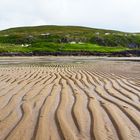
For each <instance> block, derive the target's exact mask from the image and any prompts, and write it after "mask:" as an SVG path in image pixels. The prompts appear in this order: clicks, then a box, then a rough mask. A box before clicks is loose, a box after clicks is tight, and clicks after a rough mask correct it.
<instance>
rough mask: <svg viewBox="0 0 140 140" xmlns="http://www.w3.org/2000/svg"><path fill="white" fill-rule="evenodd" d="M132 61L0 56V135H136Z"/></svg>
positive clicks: (139, 107)
mask: <svg viewBox="0 0 140 140" xmlns="http://www.w3.org/2000/svg"><path fill="white" fill-rule="evenodd" d="M64 60H65V61H64ZM114 60H115V61H114ZM137 61H139V59H138V60H137ZM137 61H136V59H135V58H134V59H133V61H130V60H129V59H127V61H126V60H121V61H120V60H119V59H115V58H114V59H110V58H93V57H92V58H91V57H85V58H82V57H77V58H75V57H46V58H45V59H44V58H41V57H40V58H33V57H29V58H28V57H27V58H26V57H24V58H1V59H0V140H140V63H139V62H137Z"/></svg>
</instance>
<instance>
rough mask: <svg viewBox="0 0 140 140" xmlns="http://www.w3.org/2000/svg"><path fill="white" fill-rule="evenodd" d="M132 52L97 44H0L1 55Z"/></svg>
mask: <svg viewBox="0 0 140 140" xmlns="http://www.w3.org/2000/svg"><path fill="white" fill-rule="evenodd" d="M127 50H132V49H130V48H126V47H109V46H108V47H107V46H106V47H104V46H99V45H95V44H88V43H85V44H64V43H45V42H43V43H36V44H34V45H32V46H28V47H26V46H21V45H14V44H0V53H2V52H17V53H20V52H21V53H30V52H80V51H83V52H84V51H86V52H99V53H112V52H121V51H127Z"/></svg>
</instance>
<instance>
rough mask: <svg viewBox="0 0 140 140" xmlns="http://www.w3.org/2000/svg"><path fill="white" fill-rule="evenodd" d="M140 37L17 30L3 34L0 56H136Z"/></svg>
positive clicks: (76, 29) (65, 29) (74, 29)
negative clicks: (129, 54) (14, 54)
mask: <svg viewBox="0 0 140 140" xmlns="http://www.w3.org/2000/svg"><path fill="white" fill-rule="evenodd" d="M139 50H140V34H139V33H126V32H121V31H113V30H105V29H95V28H89V27H80V26H50V25H46V26H36V27H18V28H11V29H7V30H3V31H0V52H1V54H4V53H25V54H26V53H30V54H38V55H41V54H44V55H45V54H62V55H63V54H64V55H65V54H66V55H67V54H70V53H71V54H75V55H76V54H78V55H80V54H81V55H82V54H86V55H88V54H91V55H96V54H97V53H98V54H103V55H104V54H105V55H106V54H107V53H108V54H110V53H120V52H121V53H122V52H125V54H127V53H130V52H133V53H134V52H137V55H139Z"/></svg>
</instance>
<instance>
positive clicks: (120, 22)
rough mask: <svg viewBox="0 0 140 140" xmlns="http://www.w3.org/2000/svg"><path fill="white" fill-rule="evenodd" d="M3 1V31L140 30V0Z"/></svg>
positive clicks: (0, 5) (0, 7)
mask: <svg viewBox="0 0 140 140" xmlns="http://www.w3.org/2000/svg"><path fill="white" fill-rule="evenodd" d="M0 1H1V2H0V30H2V29H6V28H10V27H17V26H32V25H46V24H47V25H48V24H49V25H82V26H89V27H94V28H106V29H115V30H121V31H129V32H140V0H0Z"/></svg>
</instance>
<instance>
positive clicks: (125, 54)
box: [0, 50, 140, 57]
mask: <svg viewBox="0 0 140 140" xmlns="http://www.w3.org/2000/svg"><path fill="white" fill-rule="evenodd" d="M49 55H51V56H107V57H135V56H136V57H139V56H140V50H127V51H122V52H112V53H100V52H88V51H78V52H76V51H75V52H30V53H23V52H1V53H0V56H49Z"/></svg>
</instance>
